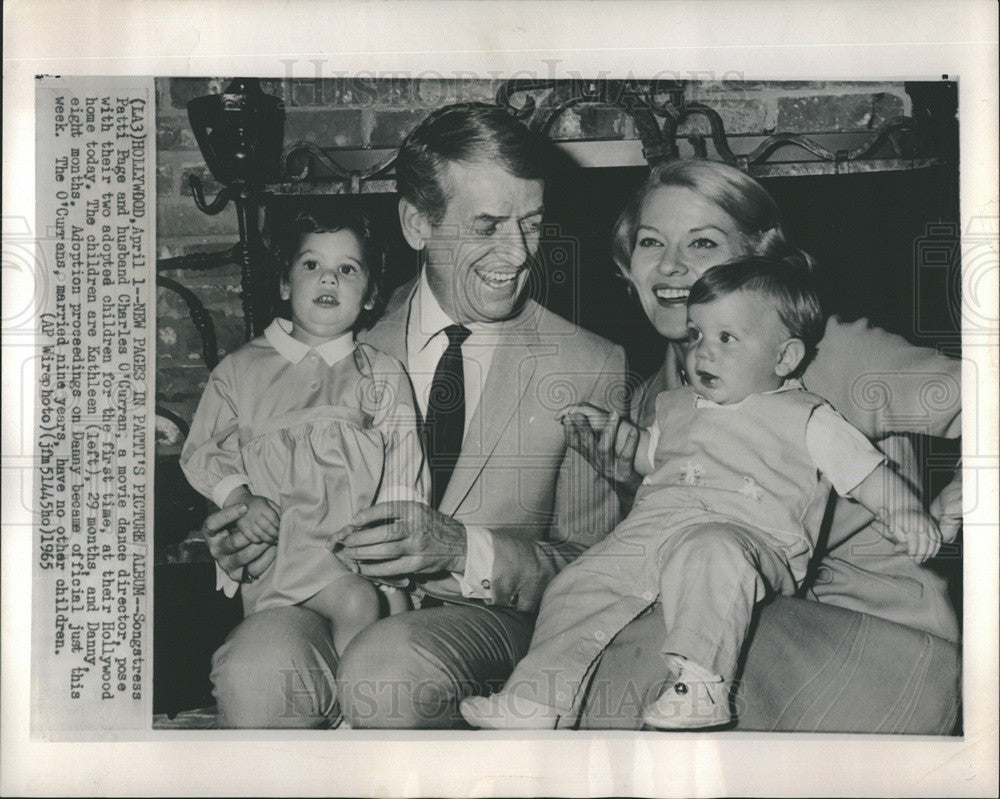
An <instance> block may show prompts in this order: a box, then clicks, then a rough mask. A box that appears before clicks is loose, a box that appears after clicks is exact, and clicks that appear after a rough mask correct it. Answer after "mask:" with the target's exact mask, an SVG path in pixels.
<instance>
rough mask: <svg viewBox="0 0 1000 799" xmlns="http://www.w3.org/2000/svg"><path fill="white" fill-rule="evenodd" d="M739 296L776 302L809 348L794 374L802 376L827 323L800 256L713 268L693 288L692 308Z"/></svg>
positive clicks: (739, 261)
mask: <svg viewBox="0 0 1000 799" xmlns="http://www.w3.org/2000/svg"><path fill="white" fill-rule="evenodd" d="M736 292H753V293H756V294H761V295H763V296H764V297H766V298H768V299H769V300H771V301H773V302H774V306H775V311H777V314H778V318H779V319H780V320H781V323H782V324H783V325H784V326H785V328H786V329H787V330H788V332H789V334H791V335H792V336H793V337H795V338H797V339H801V340H802V343H803V344H805V346H806V354H805V357H804V358H803V359H802V363H800V364H799V367H798V368H797V369H796V370H795V371H794V372H793V373H792V374H793V376H794V375H799V374H801V373H802V371H803V370H804V369H805V367H806V365H807V364H808V363H809V361H810V360H811V359H812V357H813V355H815V353H816V345H817V344H819V341H820V339H821V338H823V332H824V329H825V322H826V320H825V317H824V315H823V309H822V306H821V305H820V301H819V297H818V296H817V295H816V290H815V289H814V288H813V283H812V278H811V276H810V274H809V268H808V264H807V263H806V262H805V260H804V259H802V258H800V257H799V256H797V255H789V256H787V257H785V258H780V259H778V258H759V257H756V256H752V257H747V258H737V259H735V260H732V261H729V262H727V263H724V264H720V265H719V266H713V267H712V268H711V269H709V270H708V271H707V272H705V274H703V275H702V276H701V277H700V278H698V280H697V282H696V283H695V284H694V285H693V286H691V293H690V294H689V295H688V307H690V306H692V305H702V304H704V303H708V302H712V301H713V300H717V299H719V298H720V297H725V296H728V295H730V294H735V293H736Z"/></svg>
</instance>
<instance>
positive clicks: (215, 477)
mask: <svg viewBox="0 0 1000 799" xmlns="http://www.w3.org/2000/svg"><path fill="white" fill-rule="evenodd" d="M290 331H291V323H290V322H288V321H287V320H285V319H276V320H275V321H274V322H272V323H271V325H270V326H269V327H268V328H267V329H266V330H265V331H264V335H262V336H259V337H258V338H256V339H254V340H253V341H251V342H250V343H248V344H246V345H245V346H243V347H241V348H240V349H239V350H237V351H236V352H234V353H232V354H231V355H229V356H228V357H226V358H225V359H224V360H223V361H222V362H221V363H220V364H219V365H218V366H217V367H216V369H215V370H214V371H213V372H212V375H211V377H210V378H209V381H208V385H207V386H206V387H205V392H204V394H203V395H202V398H201V402H200V403H199V405H198V410H197V411H196V413H195V416H194V420H193V421H192V424H191V432H190V434H189V435H188V437H187V440H186V442H185V444H184V449H183V452H182V454H181V467H182V468H183V470H184V474H185V476H186V477H187V479H188V481H189V482H190V483H191V485H192V486H193V487H194V488H195V489H196V490H197V491H199V492H200V493H201V494H203V495H204V496H205V497H207V498H209V499H210V500H212V501H213V502H214V503H215V504H216V505H219V506H220V507H221V506H222V504H223V503H224V502H225V499H226V497H227V496H228V495H229V494H230V493H231V492H232V491H233V489H235V488H237V487H239V486H240V485H246V486H248V487H249V490H250V492H251V493H253V494H257V495H259V496H263V497H266V498H267V499H269V500H271V501H272V502H274V503H275V504H276V505H277V506H278V508H279V513H280V517H281V523H280V526H279V532H278V541H277V557H276V558H275V560H274V562H273V564H272V565H271V566H270V567H268V569H267V570H266V571H265V572H264V574H263V575H261V577H260V578H259V579H258V580H256V581H255V582H253V583H244V584H243V586H242V594H243V604H244V611H245V613H246V614H250V613H252V612H256V611H261V610H266V609H268V608H274V607H281V606H285V605H294V604H298V603H300V602H302V601H304V600H307V599H309V598H310V597H311V596H313V595H314V594H316V593H317V592H318V591H320V590H321V589H323V588H324V587H326V586H327V585H329V583H330V582H331V581H332V580H333V579H334V578H335V577H336V575H337V574H343V573H345V572H346V568H345V567H344V566H343V564H342V563H341V562H340V561H339V560H338V559H337V558H336V557H334V556H333V555H332V554H331V553H330V551H329V550H327V548H326V543H327V541H328V539H329V537H330V535H331V534H332V533H334V532H336V531H337V530H339V529H340V528H341V527H343V526H344V525H346V524H348V523H349V522H350V520H351V517H352V516H353V515H354V514H355V513H356V512H358V511H360V510H362V509H364V508H367V507H369V506H370V505H372V504H373V503H375V502H376V501H383V500H388V499H419V498H420V491H421V489H422V485H423V483H422V479H423V478H422V473H423V457H422V453H421V448H420V441H419V437H418V434H417V416H416V413H415V411H414V407H415V406H414V402H413V395H412V389H411V387H410V383H409V379H408V378H407V376H406V372H405V371H404V369H403V366H402V365H401V364H400V363H399V362H398V361H396V360H395V359H394V358H392V357H390V356H388V355H386V354H385V353H382V352H380V351H378V350H376V349H374V348H372V347H369V346H368V345H365V344H357V343H355V342H354V339H353V335H352V334H350V333H348V334H345V335H344V336H342V337H340V338H337V339H334V340H332V341H328V342H326V343H324V344H321V345H319V346H316V347H310V346H308V345H306V344H303V343H302V342H300V341H298V340H296V339H294V338H292V337H291V335H290Z"/></svg>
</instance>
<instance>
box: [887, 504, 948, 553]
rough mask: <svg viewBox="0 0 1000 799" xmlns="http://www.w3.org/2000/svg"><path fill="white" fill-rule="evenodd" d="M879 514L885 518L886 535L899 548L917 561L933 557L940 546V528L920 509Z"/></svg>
mask: <svg viewBox="0 0 1000 799" xmlns="http://www.w3.org/2000/svg"><path fill="white" fill-rule="evenodd" d="M879 516H880V517H881V518H882V519H884V520H885V523H884V526H885V528H886V531H887V533H888V535H887V536H886V537H887V538H888V539H889V540H890V541H896V542H897V543H898V544H899V545H900V546H899V549H900V550H903V549H905V551H906V553H907V554H908V555H909V556H910V557H911V558H913V559H914V560H915V561H916V562H917V563H923V562H924V561H925V560H927V559H928V558H933V557H934V556H935V555H936V554H937V553H938V550H939V549H940V548H941V530H940V529H939V528H938V526H937V523H936V522H935V521H934V519H932V518H931V517H930V516H928V515H927V514H926V513H924V512H923V511H922V510H916V509H910V510H901V511H895V512H893V513H884V514H879Z"/></svg>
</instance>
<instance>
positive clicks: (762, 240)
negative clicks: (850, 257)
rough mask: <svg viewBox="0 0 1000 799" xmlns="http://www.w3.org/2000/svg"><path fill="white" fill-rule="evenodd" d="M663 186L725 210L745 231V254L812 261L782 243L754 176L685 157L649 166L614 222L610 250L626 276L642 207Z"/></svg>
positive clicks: (809, 264)
mask: <svg viewBox="0 0 1000 799" xmlns="http://www.w3.org/2000/svg"><path fill="white" fill-rule="evenodd" d="M668 186H677V187H680V188H685V189H690V190H691V191H693V192H695V193H696V194H699V195H701V196H702V197H703V198H704V199H706V200H707V201H708V202H710V203H713V204H714V205H717V206H718V207H719V208H721V209H722V210H723V211H725V212H726V214H728V215H729V216H730V217H731V218H732V220H733V221H734V222H735V223H736V227H737V229H738V230H739V231H740V233H742V234H743V236H744V237H745V239H746V241H747V243H748V245H749V251H748V252H747V255H752V256H756V257H760V258H786V257H788V256H798V257H799V258H800V259H801V261H802V263H803V265H804V266H805V267H806V268H807V269H808V270H810V271H811V270H812V269H813V267H814V266H815V262H814V261H813V259H812V257H811V256H810V255H808V254H807V253H805V252H804V251H802V250H799V249H797V248H795V247H792V246H791V245H790V244H789V243H788V239H787V237H786V236H785V229H784V227H783V226H782V223H781V213H780V211H779V210H778V205H777V203H775V202H774V198H772V197H771V195H770V194H768V193H767V190H766V189H765V188H764V187H763V186H761V185H760V184H759V183H758V182H757V181H756V180H754V179H753V178H752V177H750V176H749V175H747V174H746V173H745V172H741V171H740V170H738V169H736V168H735V167H732V166H729V165H728V164H724V163H722V162H721V161H708V160H704V159H689V158H685V159H679V160H675V161H667V162H666V163H663V164H658V165H657V166H655V167H653V169H652V170H651V171H650V173H649V177H648V178H647V179H646V182H645V183H644V184H643V185H642V187H641V188H640V189H639V190H638V191H637V192H636V193H635V194H634V195H633V196H632V198H631V199H630V200H629V202H628V204H627V205H626V206H625V209H624V210H623V211H622V212H621V215H620V216H619V217H618V221H617V222H616V223H615V227H614V233H613V236H612V240H611V255H612V258H614V261H615V264H616V265H617V266H618V268H619V269H620V270H621V272H622V274H623V275H625V276H626V277H627V276H628V273H629V266H630V264H631V261H632V250H633V249H635V239H636V231H637V230H638V228H639V216H640V215H641V213H642V208H643V206H644V205H645V203H646V200H647V199H648V198H649V196H650V195H651V194H652V193H653V192H654V191H656V190H657V189H661V188H664V187H668Z"/></svg>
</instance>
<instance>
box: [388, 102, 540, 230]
mask: <svg viewBox="0 0 1000 799" xmlns="http://www.w3.org/2000/svg"><path fill="white" fill-rule="evenodd" d="M546 147H547V143H546V141H545V139H544V138H542V136H541V135H540V134H538V133H536V132H534V131H531V130H529V129H528V128H527V127H526V126H525V125H524V124H522V123H521V122H518V121H517V120H516V119H515V118H514V117H513V116H511V115H510V114H509V113H508V112H507V111H505V110H504V109H502V108H500V107H499V106H496V105H487V104H486V103H456V104H455V105H447V106H445V107H444V108H440V109H438V110H437V111H435V112H434V113H433V114H431V115H430V116H429V117H427V118H426V119H425V120H424V121H423V122H421V123H420V124H419V125H417V127H415V128H414V129H413V130H412V131H410V133H409V135H408V136H407V137H406V139H405V140H404V141H403V144H402V146H401V147H400V149H399V155H398V156H397V157H396V186H397V188H398V189H399V193H400V194H401V195H402V196H403V197H404V198H405V199H406V200H407V201H409V202H410V203H412V204H413V205H414V206H415V207H416V208H417V209H418V210H420V211H421V212H423V214H424V215H425V216H426V217H427V218H428V219H429V220H430V222H431V224H432V225H434V226H435V227H436V226H437V225H439V224H440V223H441V220H442V218H443V217H444V214H445V211H446V209H447V207H448V201H449V199H450V192H449V187H448V186H447V185H445V182H444V169H445V166H446V164H447V163H448V162H449V161H459V162H465V163H472V164H474V163H482V162H492V163H496V164H498V165H500V166H501V167H503V169H505V170H506V171H507V172H509V173H510V174H511V175H513V176H514V177H517V178H522V179H524V180H544V179H545V169H546V166H547V159H546V152H545V150H546Z"/></svg>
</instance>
